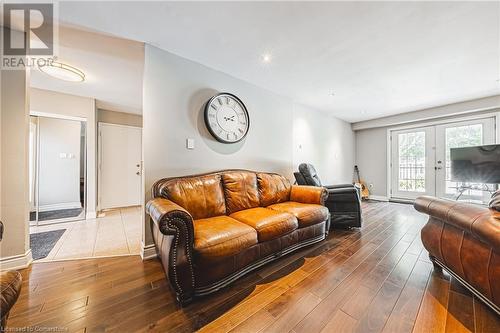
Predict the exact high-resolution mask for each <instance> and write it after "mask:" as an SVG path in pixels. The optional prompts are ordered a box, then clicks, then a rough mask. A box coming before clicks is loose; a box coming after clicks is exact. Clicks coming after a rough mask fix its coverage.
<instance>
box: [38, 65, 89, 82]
mask: <svg viewBox="0 0 500 333" xmlns="http://www.w3.org/2000/svg"><path fill="white" fill-rule="evenodd" d="M38 69H40V71H42V72H44V73H45V74H48V75H50V76H52V77H55V78H56V79H59V80H64V81H70V82H83V81H85V73H83V72H82V71H81V70H79V69H78V68H76V67H73V66H70V65H67V64H63V63H61V62H56V61H53V62H52V63H49V64H47V65H45V66H40V67H38Z"/></svg>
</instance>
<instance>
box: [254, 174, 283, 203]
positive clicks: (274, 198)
mask: <svg viewBox="0 0 500 333" xmlns="http://www.w3.org/2000/svg"><path fill="white" fill-rule="evenodd" d="M257 183H258V185H259V195H260V205H261V206H263V207H267V206H269V205H272V204H276V203H280V202H285V201H288V200H290V189H291V185H290V182H289V181H288V179H286V178H285V177H283V176H281V175H277V174H270V173H258V174H257Z"/></svg>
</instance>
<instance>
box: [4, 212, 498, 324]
mask: <svg viewBox="0 0 500 333" xmlns="http://www.w3.org/2000/svg"><path fill="white" fill-rule="evenodd" d="M364 217H365V221H364V226H363V228H362V229H361V230H355V231H334V232H333V234H330V236H329V237H328V239H327V240H326V241H324V242H322V243H320V244H316V245H315V246H312V247H309V248H307V249H304V250H302V251H300V252H297V253H293V254H291V255H288V256H287V257H284V258H282V259H281V260H279V261H277V262H274V263H271V264H269V265H266V266H264V267H262V268H261V269H259V270H257V271H255V272H253V273H250V274H249V275H247V276H245V277H244V278H242V279H240V280H238V281H237V282H235V283H234V284H233V285H231V286H230V287H228V288H226V289H224V290H223V291H221V292H218V293H216V294H214V295H211V296H208V297H205V298H201V299H198V300H197V301H195V302H194V303H193V304H191V305H189V306H188V307H185V308H179V307H178V306H177V305H176V304H175V302H174V297H173V294H172V292H171V291H170V289H169V286H168V284H167V281H166V280H165V274H164V273H163V270H162V268H161V264H160V263H159V261H158V260H156V259H155V260H149V261H145V262H142V261H141V260H140V258H139V257H138V256H128V257H116V258H106V259H89V260H80V261H64V262H50V263H36V264H33V265H32V267H31V268H29V269H26V270H24V271H23V272H22V274H23V277H24V284H23V290H22V294H21V296H20V298H19V301H18V303H17V304H16V305H15V307H14V309H13V311H12V312H11V316H10V318H9V322H8V323H9V327H11V328H13V327H25V326H38V327H52V328H53V327H58V328H62V329H65V331H69V332H104V331H116V332H134V331H152V332H191V331H195V330H200V331H201V332H294V333H301V332H308V333H311V332H398V333H403V332H491V333H493V332H499V331H500V318H499V317H497V316H496V315H495V314H494V313H493V312H492V311H491V310H489V309H488V308H487V307H486V306H484V305H483V304H482V303H481V302H479V301H478V299H477V298H475V297H474V296H472V295H471V294H470V293H469V292H468V291H467V290H466V289H464V288H463V287H462V286H461V285H460V284H459V283H458V282H457V281H456V280H454V279H453V278H451V277H450V276H449V275H448V274H446V273H437V272H434V271H433V268H432V264H431V263H430V261H429V259H428V257H427V253H426V251H425V249H424V248H423V247H422V243H421V241H420V233H419V232H420V228H421V227H422V225H423V224H424V223H425V221H426V218H425V216H423V215H421V214H419V213H417V212H416V211H414V210H413V207H412V206H410V205H403V204H394V203H380V202H372V203H366V204H364Z"/></svg>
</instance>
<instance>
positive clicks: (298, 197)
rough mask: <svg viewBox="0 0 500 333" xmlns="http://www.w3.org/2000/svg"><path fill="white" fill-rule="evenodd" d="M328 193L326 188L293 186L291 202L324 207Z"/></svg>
mask: <svg viewBox="0 0 500 333" xmlns="http://www.w3.org/2000/svg"><path fill="white" fill-rule="evenodd" d="M327 196H328V192H327V191H326V189H325V188H324V187H318V186H306V185H292V190H291V192H290V201H295V202H300V203H307V204H317V205H324V204H325V200H326V198H327Z"/></svg>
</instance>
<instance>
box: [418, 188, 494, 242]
mask: <svg viewBox="0 0 500 333" xmlns="http://www.w3.org/2000/svg"><path fill="white" fill-rule="evenodd" d="M414 207H415V209H416V210H418V211H419V212H422V213H425V214H427V215H429V216H430V217H431V218H434V219H437V220H440V221H442V222H443V223H445V224H449V225H453V226H454V227H456V228H459V229H461V230H464V231H465V232H467V233H469V234H471V235H473V236H474V237H476V238H478V239H479V240H481V241H482V242H484V243H486V244H488V245H489V246H491V247H493V248H494V249H500V213H498V212H495V211H494V210H493V209H489V208H486V207H481V206H478V205H473V204H467V203H463V202H456V201H450V200H443V199H438V198H434V197H429V196H422V197H419V198H417V199H416V200H415V203H414Z"/></svg>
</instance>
